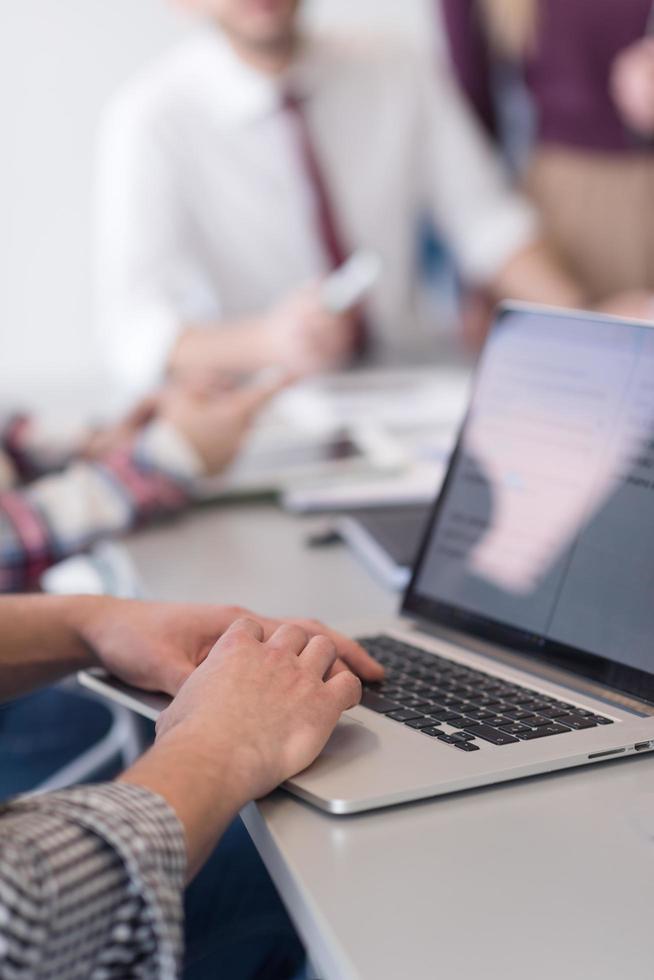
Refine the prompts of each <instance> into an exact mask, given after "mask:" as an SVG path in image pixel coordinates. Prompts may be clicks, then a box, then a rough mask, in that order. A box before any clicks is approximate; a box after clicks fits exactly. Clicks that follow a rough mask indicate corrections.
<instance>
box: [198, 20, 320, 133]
mask: <svg viewBox="0 0 654 980" xmlns="http://www.w3.org/2000/svg"><path fill="white" fill-rule="evenodd" d="M196 54H197V59H196V61H195V63H194V74H195V76H196V80H197V83H198V87H199V88H201V96H202V99H203V101H204V100H206V105H207V109H208V111H209V113H210V115H211V117H212V119H213V120H214V122H215V124H216V126H218V127H221V128H223V127H225V126H228V127H232V126H241V125H243V126H247V125H248V124H250V123H254V122H257V121H258V120H260V119H264V118H266V117H268V116H270V115H271V114H272V113H274V112H276V111H277V110H278V109H279V106H280V104H281V98H282V93H283V92H284V91H288V90H290V91H292V92H293V94H294V95H296V96H297V97H298V98H301V99H309V98H310V97H311V95H312V94H313V93H314V92H315V90H316V88H317V86H318V83H319V79H320V74H321V73H320V57H319V52H318V44H317V40H316V39H315V38H312V37H310V36H308V35H307V36H305V37H303V38H302V41H301V47H300V50H299V51H298V54H297V56H296V58H295V60H294V62H293V64H292V65H291V67H290V68H289V71H288V72H287V73H286V74H285V75H284V76H283V77H281V78H274V79H273V78H269V77H268V76H266V75H264V74H262V73H261V72H259V71H257V70H256V69H255V68H252V67H251V66H250V65H248V64H247V63H246V62H244V61H243V60H242V59H241V58H239V56H238V55H237V53H236V52H235V51H234V49H233V48H232V46H231V44H230V43H229V41H228V40H227V39H226V38H225V36H224V35H223V34H222V33H221V32H220V31H218V30H216V29H213V30H210V31H207V32H206V34H204V35H203V38H202V42H201V48H200V50H199V51H197V52H196Z"/></svg>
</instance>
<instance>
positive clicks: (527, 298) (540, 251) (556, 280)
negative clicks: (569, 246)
mask: <svg viewBox="0 0 654 980" xmlns="http://www.w3.org/2000/svg"><path fill="white" fill-rule="evenodd" d="M491 291H492V293H493V295H494V296H495V298H496V299H498V300H503V299H517V300H522V301H524V302H528V303H546V304H548V305H550V306H563V307H568V308H576V307H582V306H584V305H585V296H584V293H583V290H582V288H581V287H580V285H579V284H578V283H577V282H576V281H575V280H574V278H573V277H572V276H571V275H569V274H568V273H567V271H566V270H565V269H564V267H563V266H562V265H561V264H560V263H559V262H558V260H557V258H556V256H555V255H554V254H553V253H552V252H551V251H550V249H549V248H548V247H547V246H546V245H545V244H544V243H543V242H535V243H534V244H532V245H528V246H527V247H526V248H523V249H521V250H520V251H519V252H517V253H516V254H515V255H513V256H512V257H511V258H510V260H509V261H508V262H507V263H506V264H505V265H504V267H503V268H502V269H501V270H500V272H499V273H498V275H497V276H496V277H495V279H494V281H493V282H492V284H491Z"/></svg>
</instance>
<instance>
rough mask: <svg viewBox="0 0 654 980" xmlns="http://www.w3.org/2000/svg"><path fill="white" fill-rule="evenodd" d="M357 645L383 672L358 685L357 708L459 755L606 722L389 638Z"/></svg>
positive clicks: (526, 689) (570, 705) (371, 640)
mask: <svg viewBox="0 0 654 980" xmlns="http://www.w3.org/2000/svg"><path fill="white" fill-rule="evenodd" d="M359 643H360V644H361V645H362V646H363V647H365V648H366V650H368V652H369V653H370V654H371V655H372V656H373V657H374V658H375V660H378V661H379V662H380V663H381V664H383V666H384V667H385V668H386V677H385V679H384V681H383V682H382V683H381V684H369V685H367V686H366V687H364V691H363V698H362V700H361V704H362V705H363V707H364V708H370V710H371V711H376V712H378V713H379V714H383V715H386V717H387V718H391V719H392V720H393V721H397V722H399V723H400V724H402V725H407V726H408V727H409V728H413V729H415V730H416V731H418V732H421V733H422V734H423V735H428V736H429V737H430V738H435V739H438V741H440V742H444V743H445V744H446V745H453V746H455V748H457V749H461V751H463V752H477V751H479V749H480V748H481V746H482V744H483V743H484V742H490V743H491V744H492V745H511V744H513V743H515V742H525V741H531V740H532V739H536V738H548V737H549V736H554V735H561V734H563V733H564V732H571V731H581V730H583V729H586V728H595V727H597V726H598V725H612V724H613V722H612V720H611V719H610V718H604V717H603V716H602V715H597V714H595V713H594V712H593V711H589V710H587V709H585V708H580V707H578V706H577V705H575V704H569V703H567V702H565V701H559V700H558V699H557V698H553V697H549V696H548V695H544V694H540V693H539V692H538V691H532V690H530V689H529V688H528V687H522V686H521V685H519V684H511V683H508V682H506V681H503V680H501V678H498V677H493V676H492V675H491V674H484V673H483V672H482V671H480V670H473V669H472V668H471V667H465V666H463V665H462V664H458V663H456V662H455V661H453V660H448V659H446V658H445V657H440V656H435V655H434V654H432V653H426V652H425V651H424V650H421V649H420V648H419V647H414V646H411V645H410V644H408V643H402V642H401V641H399V640H395V639H393V638H392V637H390V636H372V637H364V638H363V639H360V640H359Z"/></svg>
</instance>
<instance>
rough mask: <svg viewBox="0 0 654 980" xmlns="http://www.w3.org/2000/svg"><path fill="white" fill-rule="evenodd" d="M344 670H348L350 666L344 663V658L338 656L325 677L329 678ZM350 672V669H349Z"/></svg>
mask: <svg viewBox="0 0 654 980" xmlns="http://www.w3.org/2000/svg"><path fill="white" fill-rule="evenodd" d="M344 670H347V671H350V668H349V667H348V665H347V664H346V663H345V661H344V660H341V658H340V657H338V658H337V659H336V660H335V661H334V663H333V665H332V669H331V670H330V671H329V673H328V674H327V677H326V678H325V679H326V680H330V679H331V678H332V677H336V675H337V674H342V673H343V671H344ZM350 673H352V671H350Z"/></svg>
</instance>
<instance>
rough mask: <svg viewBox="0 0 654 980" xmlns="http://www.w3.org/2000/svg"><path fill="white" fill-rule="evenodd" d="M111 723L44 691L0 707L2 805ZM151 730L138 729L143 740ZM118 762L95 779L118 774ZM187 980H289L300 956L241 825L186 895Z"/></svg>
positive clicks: (89, 706) (85, 701)
mask: <svg viewBox="0 0 654 980" xmlns="http://www.w3.org/2000/svg"><path fill="white" fill-rule="evenodd" d="M110 724H111V715H110V713H109V711H108V710H107V709H106V708H105V707H104V706H103V705H102V704H101V703H99V702H97V701H94V700H91V699H89V698H87V697H85V696H84V695H82V694H77V693H76V692H74V691H69V690H61V689H59V688H49V689H48V690H45V691H41V692H40V693H38V694H33V695H30V696H29V697H26V698H21V699H19V700H16V701H13V702H11V703H10V704H7V705H0V802H1V801H2V800H5V799H8V798H9V797H11V796H15V795H16V794H18V793H24V792H28V791H29V790H32V789H34V788H35V787H36V786H38V785H39V783H41V782H43V781H44V780H45V779H47V778H48V777H49V776H51V775H52V774H53V773H55V772H56V771H57V770H58V769H60V768H62V767H63V766H65V765H67V764H68V763H69V762H72V761H73V760H74V759H75V758H77V756H79V755H80V754H81V753H82V752H84V751H85V750H86V749H88V748H90V747H91V746H92V745H94V744H95V743H96V742H98V741H99V740H100V739H101V738H102V737H103V736H104V735H105V734H106V733H107V731H108V729H109V726H110ZM153 731H154V729H153V726H151V725H149V724H144V736H145V738H146V740H147V739H148V738H152V736H153ZM117 772H118V764H117V762H116V765H115V766H114V767H113V771H112V768H111V767H109V768H108V769H107V770H106V771H104V772H102V773H96V774H94V781H96V780H100V779H111V778H112V777H113V776H115V775H117ZM184 904H185V913H186V960H185V972H184V977H185V978H187V980H211V978H214V977H220V978H221V980H290V978H291V977H296V976H297V975H298V973H299V972H301V971H302V964H303V962H304V952H303V949H302V946H301V943H300V941H299V939H298V938H297V935H296V933H295V931H294V929H293V926H292V924H291V922H290V920H289V918H288V916H287V914H286V911H285V909H284V906H283V905H282V903H281V901H280V899H279V896H278V895H277V892H276V891H275V886H274V885H273V883H272V881H271V879H270V876H269V875H268V872H267V871H266V869H265V867H264V865H263V864H262V862H261V859H260V858H259V855H258V854H257V852H256V849H255V847H254V845H253V844H252V842H251V840H250V838H249V836H248V833H247V831H246V830H245V827H244V826H243V824H242V823H241V821H240V820H236V821H234V823H233V824H232V825H231V827H229V828H228V830H227V832H226V833H225V834H224V836H223V838H222V840H221V841H220V843H219V844H218V846H217V848H216V850H215V851H214V853H213V855H212V856H211V858H210V859H209V861H208V862H207V864H206V865H205V867H204V868H203V870H202V871H201V872H200V874H199V875H198V876H197V877H196V879H195V881H193V883H192V884H191V885H190V887H189V888H188V889H187V892H186V896H185V902H184Z"/></svg>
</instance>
